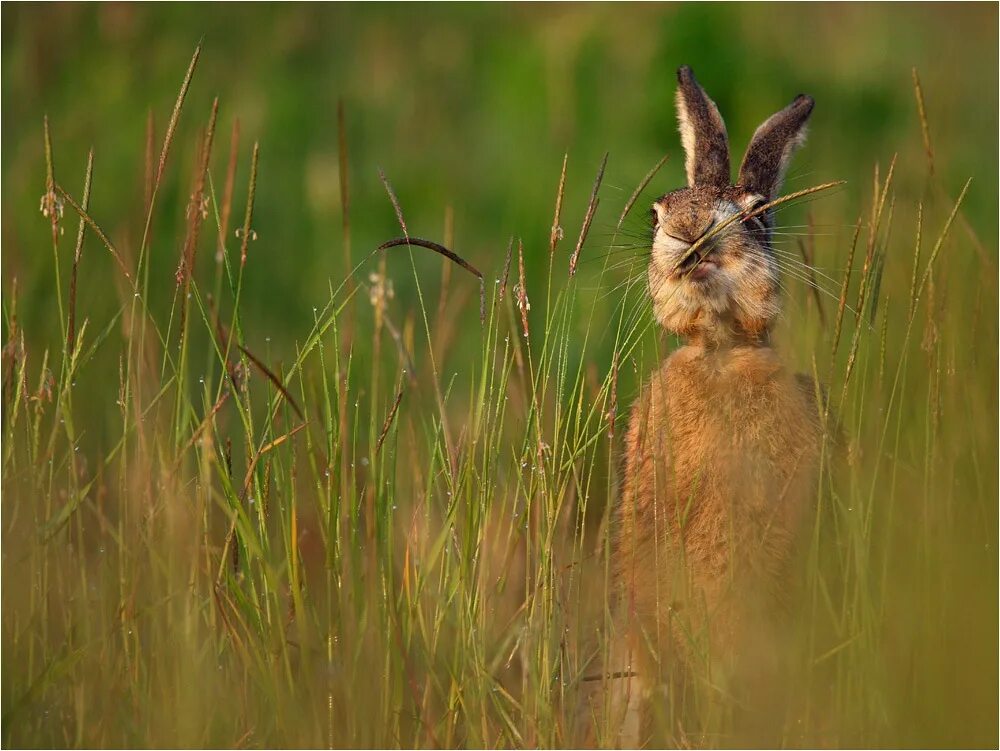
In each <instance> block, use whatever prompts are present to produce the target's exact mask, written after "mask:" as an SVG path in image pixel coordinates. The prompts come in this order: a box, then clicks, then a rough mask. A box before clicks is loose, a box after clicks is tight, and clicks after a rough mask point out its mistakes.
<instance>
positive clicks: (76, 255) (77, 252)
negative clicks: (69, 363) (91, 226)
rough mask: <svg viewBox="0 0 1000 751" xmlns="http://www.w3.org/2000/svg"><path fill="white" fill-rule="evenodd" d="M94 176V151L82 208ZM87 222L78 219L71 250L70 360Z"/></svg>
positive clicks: (74, 341) (89, 161) (86, 204)
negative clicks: (74, 240) (77, 285)
mask: <svg viewBox="0 0 1000 751" xmlns="http://www.w3.org/2000/svg"><path fill="white" fill-rule="evenodd" d="M93 176H94V150H93V149H91V150H90V152H89V153H88V154H87V172H86V175H85V176H84V178H83V198H82V204H83V205H82V208H83V209H84V210H86V209H88V208H89V207H90V186H91V182H92V180H93ZM86 227H87V222H86V221H85V220H84V219H83V217H80V227H79V229H78V230H77V232H76V247H75V248H74V250H73V270H72V272H71V273H70V278H69V321H68V324H67V327H66V351H67V352H68V353H69V355H70V358H72V356H73V350H74V349H75V347H76V281H77V275H78V273H79V270H80V256H81V255H82V254H83V237H84V233H85V231H86Z"/></svg>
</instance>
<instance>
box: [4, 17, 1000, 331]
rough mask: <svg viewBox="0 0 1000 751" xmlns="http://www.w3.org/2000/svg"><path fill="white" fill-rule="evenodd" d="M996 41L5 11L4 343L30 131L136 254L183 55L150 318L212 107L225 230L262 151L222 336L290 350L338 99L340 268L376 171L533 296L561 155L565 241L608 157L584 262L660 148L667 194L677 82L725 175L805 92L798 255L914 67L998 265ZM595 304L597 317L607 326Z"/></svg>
mask: <svg viewBox="0 0 1000 751" xmlns="http://www.w3.org/2000/svg"><path fill="white" fill-rule="evenodd" d="M996 35H997V8H996V6H995V5H992V4H969V5H961V4H947V5H944V4H941V5H936V4H914V5H906V4H885V5H879V4H864V5H855V4H830V5H825V4H824V5H816V4H808V5H787V4H747V5H725V4H722V5H716V4H693V5H650V4H644V5H630V4H616V5H605V4H586V5H572V4H567V5H523V6H522V5H478V6H473V5H447V6H445V5H413V4H406V5H395V4H384V5H357V6H352V5H335V6H334V5H331V6H322V5H309V6H304V5H302V6H300V5H281V6H278V5H268V4H255V5H240V4H226V5H210V4H156V5H128V4H106V5H30V4H29V5H5V6H4V8H3V109H4V113H5V117H4V118H3V125H2V127H3V132H2V135H3V150H2V170H3V172H2V174H3V190H2V193H3V201H2V204H3V208H2V212H3V213H2V218H3V238H2V239H3V248H4V263H3V289H4V291H5V292H8V291H9V290H10V289H11V284H12V279H13V278H14V277H17V279H18V286H19V290H20V296H21V305H20V308H21V315H22V323H23V325H24V328H25V330H26V332H27V333H28V335H29V337H31V338H33V339H34V340H35V343H36V344H42V343H45V344H51V343H52V342H53V341H54V340H53V339H52V338H51V337H52V335H54V334H55V333H56V332H57V331H58V322H57V316H56V310H55V306H54V305H53V304H52V291H53V290H52V284H51V279H52V277H51V264H52V256H51V253H50V252H48V251H46V250H43V249H42V248H45V247H46V246H44V245H43V246H39V245H38V244H39V243H40V242H45V237H46V233H47V231H48V230H47V224H46V222H45V221H43V219H42V217H41V215H40V214H39V212H38V205H39V199H40V196H41V194H42V193H43V191H44V185H45V183H44V180H45V168H44V154H43V148H42V119H43V115H44V114H45V113H48V115H49V118H50V121H51V127H52V136H53V141H54V144H55V161H56V171H57V180H58V181H59V182H61V183H62V184H64V185H65V186H66V187H67V189H68V190H69V191H70V192H71V193H74V194H77V195H79V192H80V190H81V186H82V180H83V170H84V165H85V161H86V154H87V149H88V148H89V147H90V146H93V147H94V152H95V177H94V180H95V189H94V193H93V197H92V213H93V216H94V217H95V219H96V220H97V221H98V222H103V223H106V224H107V226H106V227H105V229H106V230H107V231H108V232H109V233H110V234H111V236H112V239H113V240H114V241H115V243H116V244H117V245H120V246H122V248H123V252H126V253H128V254H129V255H134V252H135V247H136V246H137V245H138V241H139V236H140V234H141V230H142V219H143V212H142V198H141V196H142V170H143V150H144V139H145V128H146V117H147V112H148V111H149V109H151V110H152V112H153V115H154V117H155V122H156V133H157V135H156V143H157V146H156V149H157V153H158V151H159V144H160V142H161V138H162V133H163V129H164V127H165V125H166V121H167V119H168V117H169V113H170V110H171V107H172V106H173V101H174V98H175V97H176V92H177V88H178V86H179V83H180V80H181V78H182V76H183V72H184V70H185V68H186V66H187V63H188V61H189V59H190V56H191V53H192V51H193V49H194V47H195V46H196V45H197V44H198V41H199V40H201V39H202V38H203V39H204V53H203V56H202V59H201V62H200V64H199V69H198V71H197V75H196V77H195V81H194V84H193V86H192V88H191V91H190V94H189V98H188V102H187V104H186V105H185V111H184V116H183V117H182V119H181V123H180V129H179V132H178V135H177V138H176V139H175V142H174V143H175V146H174V148H175V152H174V154H173V156H172V157H171V163H170V165H169V166H168V171H167V175H166V177H165V184H164V187H163V189H162V190H161V194H160V198H159V213H158V216H159V217H162V218H160V219H158V225H157V227H156V232H155V233H154V246H153V251H152V253H153V268H152V274H153V276H152V288H153V290H154V291H155V290H156V289H157V288H158V284H157V279H162V284H161V285H159V286H160V287H161V288H162V290H163V299H162V300H161V301H159V302H160V303H162V304H163V305H164V306H166V305H169V297H170V295H171V294H172V291H173V272H174V270H175V268H176V264H177V258H178V254H179V252H180V247H179V246H180V243H181V241H182V233H183V231H184V223H183V214H184V211H185V207H186V203H187V199H188V193H189V192H190V188H189V181H190V174H191V171H192V169H193V164H194V160H195V149H196V145H197V144H196V132H197V130H198V128H200V127H203V124H204V122H205V121H206V120H207V116H208V111H209V108H210V103H211V101H212V97H214V96H216V95H218V96H219V97H220V121H219V122H220V125H219V130H218V147H217V148H216V149H215V150H214V151H215V153H214V158H213V170H214V171H215V173H216V180H217V181H218V182H219V183H221V180H222V175H224V170H225V162H226V158H227V154H228V146H229V132H230V127H231V123H232V121H233V119H234V118H239V120H240V123H241V129H242V141H241V154H240V166H239V172H238V175H237V185H238V189H237V192H236V199H235V204H236V206H237V207H238V208H237V210H236V211H235V212H234V214H236V215H239V213H240V211H241V208H239V207H242V202H243V200H244V199H243V196H244V193H245V184H246V177H247V168H248V162H249V150H250V146H251V144H252V142H253V141H254V140H259V141H260V143H261V157H260V180H259V185H258V192H257V202H256V206H257V208H256V216H255V220H254V226H255V228H256V230H257V232H258V235H259V239H258V240H257V242H256V243H254V244H253V246H252V248H251V251H252V262H251V264H250V266H249V270H248V274H247V279H246V290H245V291H246V295H245V297H244V300H245V302H244V306H245V307H244V317H245V320H246V325H247V328H248V330H249V331H252V332H255V333H256V334H257V335H258V336H260V337H261V338H263V337H265V336H269V337H271V340H272V342H281V341H286V340H288V339H289V338H290V337H293V336H299V337H301V336H302V335H303V332H304V331H305V330H306V328H307V327H308V326H309V325H310V324H311V321H312V307H313V306H314V305H318V304H320V303H319V301H320V300H322V299H325V293H326V288H327V284H328V280H330V279H332V280H333V281H334V283H335V284H336V283H338V282H339V281H340V279H342V278H343V273H344V265H343V255H342V250H341V244H340V237H341V229H340V221H341V217H340V214H341V212H340V197H339V193H340V188H339V173H338V158H337V151H338V145H337V114H336V113H337V102H338V99H342V100H343V103H344V107H345V113H346V125H347V138H348V150H349V164H350V186H351V187H350V192H351V205H352V214H353V216H352V230H353V237H354V250H353V254H354V258H355V259H358V258H360V257H362V254H363V253H368V252H369V251H370V249H371V248H373V247H374V246H375V245H377V244H378V243H379V242H382V241H383V240H385V239H388V238H390V237H394V236H396V235H398V234H399V228H398V225H397V224H396V220H395V217H394V214H393V211H392V207H391V206H390V204H389V202H388V200H387V199H386V197H385V192H384V190H383V187H382V185H381V183H380V182H379V179H378V168H379V167H381V168H382V169H384V170H385V173H386V175H387V176H388V178H389V179H390V180H391V181H392V184H393V186H394V187H395V190H396V192H397V194H398V195H399V198H400V202H401V204H402V208H403V211H404V214H405V216H406V219H407V222H408V225H409V227H410V231H411V232H412V233H413V234H414V235H418V236H423V237H430V238H436V239H440V238H441V236H442V232H443V223H444V213H445V208H446V206H449V205H450V206H452V207H453V209H454V216H455V246H456V250H457V251H458V252H460V253H462V254H463V255H465V256H466V257H467V258H468V259H469V260H470V261H472V262H473V263H474V264H477V265H479V266H480V267H481V268H482V269H483V270H484V271H485V272H487V273H490V272H492V273H493V274H494V275H495V274H496V273H498V271H497V270H498V269H499V267H500V265H501V263H502V260H503V253H504V249H505V247H506V243H507V239H508V237H509V236H510V235H517V236H521V237H523V238H524V239H525V243H526V254H527V262H528V264H529V268H528V271H529V277H530V276H532V275H533V272H534V271H536V270H540V269H541V267H542V265H543V264H545V263H546V254H545V253H543V252H541V250H542V248H543V247H544V246H545V245H546V242H547V238H548V229H549V226H550V224H551V206H552V203H553V195H554V192H555V186H556V182H557V180H558V174H559V167H560V164H561V161H562V157H563V154H564V153H568V154H569V170H568V186H567V191H568V192H567V201H566V211H565V217H564V225H565V226H566V228H567V234H568V235H570V236H571V237H570V241H571V240H574V239H575V237H576V232H577V228H578V227H579V222H580V220H581V218H582V215H583V212H584V209H585V206H586V197H587V195H588V194H589V191H590V188H591V184H592V181H593V176H594V173H595V172H596V169H597V166H598V163H599V161H600V159H601V157H602V155H603V153H604V152H605V151H609V152H610V160H609V166H608V173H607V176H606V178H605V187H604V189H603V193H602V196H603V199H602V207H601V212H600V213H599V214H598V217H597V220H596V222H595V230H594V231H595V235H594V237H595V238H596V241H598V242H599V241H600V239H603V238H605V237H606V236H607V235H608V233H609V231H610V229H611V227H612V226H613V223H614V221H615V218H616V217H617V213H618V211H619V209H620V206H621V204H622V203H623V202H624V200H625V198H626V197H627V196H628V194H629V193H630V192H631V190H632V188H633V187H634V185H635V184H636V183H637V182H638V181H639V179H640V178H641V176H642V175H643V174H644V173H645V172H646V170H647V169H648V168H649V167H650V166H651V165H652V164H653V163H654V162H655V161H656V160H657V159H658V158H659V157H660V156H661V155H663V154H664V153H669V154H670V156H671V159H670V162H669V163H668V165H667V167H666V168H665V170H664V171H663V172H661V174H660V175H659V176H658V177H657V179H656V182H655V183H654V184H653V186H652V188H651V190H655V192H656V193H662V192H666V191H667V190H669V189H672V188H674V187H677V186H679V185H680V184H681V182H682V164H683V159H682V157H681V155H680V154H679V143H678V137H677V134H676V125H675V115H674V109H673V91H674V86H675V70H676V69H677V67H678V66H679V65H680V64H682V63H687V64H690V65H691V66H692V67H693V68H694V69H695V71H696V73H697V74H698V76H699V78H700V80H701V81H702V83H703V84H704V86H705V87H706V88H707V89H708V91H709V92H710V94H711V95H712V96H713V97H714V98H715V100H716V101H717V103H718V105H719V107H720V109H721V111H722V112H723V115H724V117H725V118H726V121H727V125H728V129H729V133H730V137H731V139H732V142H733V152H734V156H733V161H734V163H735V162H736V161H737V159H738V158H739V156H740V155H741V153H742V148H743V146H744V145H745V143H746V142H747V140H748V139H749V136H750V135H751V134H752V132H753V129H754V128H755V127H756V125H757V124H758V123H759V122H760V121H761V120H762V119H764V118H765V117H767V116H768V115H769V114H770V113H772V112H773V111H775V110H776V109H778V108H779V107H781V106H783V105H784V104H786V103H787V102H788V101H790V100H791V98H792V97H793V96H794V95H795V94H797V93H799V92H800V91H802V92H807V93H810V94H812V95H813V96H814V97H815V98H816V100H817V102H818V104H817V107H816V110H815V113H814V115H813V124H812V130H811V135H810V142H809V145H808V147H807V148H806V149H804V150H803V151H802V152H801V153H800V154H799V155H798V156H797V157H796V160H795V162H794V164H793V166H792V170H791V173H790V175H789V179H788V181H787V183H786V188H787V189H788V190H794V189H797V188H802V187H808V186H810V185H813V184H815V183H819V182H824V181H828V180H834V179H844V180H848V181H849V185H848V187H847V189H846V190H844V191H842V192H841V193H840V194H839V195H836V196H830V197H826V198H824V199H823V200H822V201H821V202H820V204H818V205H819V206H822V207H823V208H822V209H821V210H822V211H825V212H828V214H829V215H831V216H836V217H838V219H839V220H840V226H837V227H833V228H832V229H827V230H825V231H824V233H822V235H821V236H820V237H818V238H817V242H818V244H819V245H818V247H819V252H820V253H822V252H823V249H824V248H829V247H831V243H839V244H843V243H844V242H846V241H847V240H849V234H850V232H849V228H847V227H844V226H843V224H844V222H846V221H849V220H848V219H843V217H845V216H847V217H854V216H856V215H857V213H858V211H859V210H860V207H861V206H862V205H863V204H862V202H863V201H864V200H865V198H866V197H867V196H868V195H870V192H871V190H870V182H871V178H870V176H871V170H872V167H873V165H874V163H875V162H876V161H880V162H881V163H882V165H883V169H884V166H885V164H886V163H887V162H888V161H889V159H890V158H891V157H892V155H893V154H894V153H896V152H899V154H900V158H901V159H902V160H910V161H911V162H912V161H913V160H922V159H923V149H922V146H921V137H920V130H919V126H918V124H917V120H916V111H915V105H914V98H913V93H912V84H911V80H910V69H911V67H912V66H916V67H917V68H918V69H919V71H920V74H921V77H922V80H923V84H924V88H925V92H926V97H927V107H928V117H929V120H930V123H931V128H932V137H933V138H934V141H935V143H936V144H937V145H938V147H939V149H940V151H941V152H942V153H940V154H938V163H939V164H940V165H941V170H942V172H943V174H942V177H943V181H944V184H945V185H946V186H948V189H949V190H950V192H951V193H952V195H953V196H954V194H956V193H957V192H958V189H959V188H960V187H961V184H962V182H963V181H964V179H965V178H966V177H968V176H973V177H975V178H976V182H975V189H974V190H973V191H972V192H971V193H970V195H969V198H968V202H967V212H968V215H969V216H970V217H973V218H974V224H975V228H976V231H977V232H978V233H979V235H980V238H981V239H982V240H983V242H984V243H985V244H986V245H987V246H988V247H995V246H996V236H997V235H996V233H997V222H996V211H995V209H996V206H997V199H998V197H997V181H996V166H997V138H996V134H997V127H998V125H997V87H998V79H997V47H996V40H997V36H996ZM910 166H912V167H914V169H907V170H900V173H901V176H900V178H899V179H900V180H919V179H920V175H921V173H922V170H919V169H916V168H915V167H916V166H917V165H916V164H911V165H910ZM897 184H898V185H899V183H897ZM912 187H916V188H917V189H919V186H912ZM905 188H906V185H905V183H904V184H902V185H900V189H901V190H902V189H905ZM218 189H219V190H221V184H220V185H219V187H218ZM980 219H981V221H980ZM68 226H70V227H75V222H70V223H69V225H68ZM818 234H819V233H818ZM830 235H832V237H830ZM845 235H846V237H845ZM67 244H68V243H67ZM567 244H568V243H567ZM67 254H68V251H67ZM86 254H87V257H86V258H85V260H84V261H83V264H82V270H81V281H80V285H81V292H80V303H79V306H80V308H81V309H82V310H87V311H90V315H91V317H92V318H94V319H95V323H97V322H99V321H101V320H107V319H108V318H109V317H110V316H111V315H112V314H113V312H114V310H115V309H116V306H117V300H116V297H115V296H114V295H109V294H107V292H108V291H109V290H108V288H109V284H110V281H109V279H110V277H111V276H113V275H114V274H115V273H116V272H115V271H114V270H113V266H112V261H111V259H110V258H109V257H108V254H107V252H106V251H104V250H103V249H102V248H101V247H100V246H99V245H97V244H96V242H94V240H93V239H91V240H88V244H87V251H86ZM210 255H211V254H210V253H207V252H206V253H202V254H201V258H200V260H201V262H202V263H203V264H206V265H210V264H211V262H212V261H211V259H210ZM417 261H418V264H420V266H419V267H420V268H421V269H426V270H427V274H428V276H427V279H428V283H429V284H434V283H436V280H437V277H438V274H439V272H438V269H439V267H440V260H439V259H437V258H434V257H431V255H430V254H427V255H424V254H420V255H419V257H418V258H417ZM817 265H819V266H823V263H822V258H819V259H817ZM397 276H398V277H400V278H396V279H395V280H394V281H395V284H396V293H397V298H398V299H399V301H400V302H399V304H400V305H401V306H402V307H403V308H404V309H408V308H409V307H410V303H412V302H413V300H414V290H413V282H412V274H409V273H406V274H399V275H397ZM614 302H615V300H613V299H605V300H604V301H603V302H601V301H600V300H598V304H604V305H606V306H607V311H608V314H609V315H610V311H611V309H612V306H613V305H614ZM153 305H154V307H156V306H157V301H156V300H154V301H153Z"/></svg>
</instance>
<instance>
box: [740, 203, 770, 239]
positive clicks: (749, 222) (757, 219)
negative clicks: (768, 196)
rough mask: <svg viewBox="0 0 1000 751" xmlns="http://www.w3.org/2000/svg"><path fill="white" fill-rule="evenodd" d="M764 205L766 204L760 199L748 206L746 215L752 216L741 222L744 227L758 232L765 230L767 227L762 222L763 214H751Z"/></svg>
mask: <svg viewBox="0 0 1000 751" xmlns="http://www.w3.org/2000/svg"><path fill="white" fill-rule="evenodd" d="M765 203H767V201H765V200H764V199H763V198H761V199H760V200H757V201H754V203H753V205H752V206H750V208H749V209H747V213H748V214H752V216H748V217H747V218H746V219H744V220H743V224H745V225H746V226H748V227H750V228H751V229H754V230H758V231H760V230H764V229H767V225H766V224H765V222H764V214H763V213H760V214H754V213H753V212H755V211H757V210H758V209H759V208H760V207H761V206H763V205H764V204H765Z"/></svg>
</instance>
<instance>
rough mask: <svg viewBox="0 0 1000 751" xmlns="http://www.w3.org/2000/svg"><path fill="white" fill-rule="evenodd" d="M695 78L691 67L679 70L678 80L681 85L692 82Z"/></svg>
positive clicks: (685, 66)
mask: <svg viewBox="0 0 1000 751" xmlns="http://www.w3.org/2000/svg"><path fill="white" fill-rule="evenodd" d="M693 78H694V71H693V70H691V66H690V65H682V66H681V67H679V68H678V69H677V80H678V81H679V82H681V83H684V82H685V81H690V80H692V79H693Z"/></svg>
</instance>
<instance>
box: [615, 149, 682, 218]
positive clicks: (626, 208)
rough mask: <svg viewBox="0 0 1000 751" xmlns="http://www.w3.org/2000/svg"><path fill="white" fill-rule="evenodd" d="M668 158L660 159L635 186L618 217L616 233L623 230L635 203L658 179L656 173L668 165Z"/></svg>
mask: <svg viewBox="0 0 1000 751" xmlns="http://www.w3.org/2000/svg"><path fill="white" fill-rule="evenodd" d="M668 158H669V155H667V154H664V155H663V156H662V157H660V161H658V162H657V163H656V164H654V165H653V167H652V168H651V169H650V170H649V172H647V173H646V176H645V177H644V178H642V180H641V181H640V182H639V184H638V185H636V186H635V190H633V191H632V195H630V196H629V197H628V200H627V201H626V202H625V206H624V207H622V213H621V216H619V217H618V224H617V225H615V231H617V230H620V229H621V228H622V224H623V223H624V222H625V219H626V217H628V215H629V213H630V212H631V211H632V208H633V207H634V206H635V202H636V201H638V200H639V196H640V195H642V191H644V190H645V189H646V187H647V186H648V185H649V184H650V183H651V182H652V181H653V178H654V177H656V173H657V172H659V171H660V169H662V168H663V165H664V164H666V163H667V159H668Z"/></svg>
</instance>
